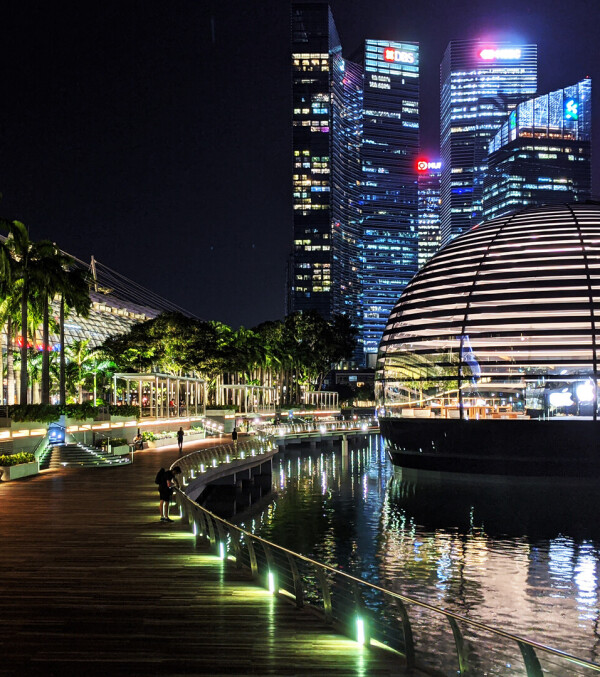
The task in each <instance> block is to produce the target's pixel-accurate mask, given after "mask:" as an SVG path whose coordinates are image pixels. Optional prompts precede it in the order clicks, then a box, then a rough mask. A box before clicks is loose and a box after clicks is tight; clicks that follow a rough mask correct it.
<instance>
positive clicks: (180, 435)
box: [177, 427, 183, 453]
mask: <svg viewBox="0 0 600 677" xmlns="http://www.w3.org/2000/svg"><path fill="white" fill-rule="evenodd" d="M177 446H178V447H179V453H181V452H182V451H183V428H182V427H180V428H179V430H178V431H177Z"/></svg>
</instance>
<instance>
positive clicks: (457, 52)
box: [440, 40, 537, 245]
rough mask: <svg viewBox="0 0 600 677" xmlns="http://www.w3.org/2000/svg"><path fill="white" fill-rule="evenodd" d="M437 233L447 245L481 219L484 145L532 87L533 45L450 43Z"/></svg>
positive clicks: (443, 78)
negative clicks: (438, 230)
mask: <svg viewBox="0 0 600 677" xmlns="http://www.w3.org/2000/svg"><path fill="white" fill-rule="evenodd" d="M440 83H441V102H440V118H441V119H440V149H441V160H442V174H441V182H440V192H441V216H440V218H441V234H442V244H443V245H444V244H447V243H448V242H449V241H450V240H452V239H453V238H454V237H456V236H457V235H459V234H460V233H462V232H464V231H466V230H469V228H471V227H472V226H473V225H475V224H476V223H479V221H481V219H482V200H483V179H484V174H485V170H486V160H487V155H488V146H489V142H490V140H491V139H492V137H493V136H494V135H495V134H496V132H497V131H498V129H499V127H501V125H502V124H503V123H504V122H505V121H506V119H507V117H508V114H509V113H510V112H511V111H512V110H513V109H514V108H515V107H516V106H517V104H519V103H521V102H522V101H524V100H526V99H529V98H531V97H532V96H533V95H535V93H536V90H537V46H536V45H516V44H508V43H496V44H490V43H488V42H482V41H480V40H459V41H453V42H450V44H449V45H448V47H447V49H446V52H445V53H444V57H443V59H442V63H441V67H440Z"/></svg>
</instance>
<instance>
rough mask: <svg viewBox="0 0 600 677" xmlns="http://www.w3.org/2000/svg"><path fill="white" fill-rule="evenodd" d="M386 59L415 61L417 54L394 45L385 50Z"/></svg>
mask: <svg viewBox="0 0 600 677" xmlns="http://www.w3.org/2000/svg"><path fill="white" fill-rule="evenodd" d="M383 59H384V61H393V62H400V63H414V62H415V55H414V54H413V53H412V52H401V51H400V50H399V49H394V48H393V47H386V48H385V49H384V50H383Z"/></svg>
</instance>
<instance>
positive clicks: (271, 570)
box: [262, 541, 279, 590]
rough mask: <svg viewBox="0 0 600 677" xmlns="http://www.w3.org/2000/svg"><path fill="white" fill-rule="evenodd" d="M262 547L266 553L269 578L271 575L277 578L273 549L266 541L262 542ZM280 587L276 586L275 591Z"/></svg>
mask: <svg viewBox="0 0 600 677" xmlns="http://www.w3.org/2000/svg"><path fill="white" fill-rule="evenodd" d="M262 547H263V550H264V553H265V557H266V559H267V569H268V571H267V576H268V575H269V573H271V574H273V576H275V574H276V571H275V562H274V560H273V553H272V552H271V548H270V547H269V546H268V545H267V544H266V543H265V542H264V541H262ZM278 587H279V586H277V585H276V586H275V589H276V590H277V588H278Z"/></svg>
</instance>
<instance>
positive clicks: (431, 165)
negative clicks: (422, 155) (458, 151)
mask: <svg viewBox="0 0 600 677" xmlns="http://www.w3.org/2000/svg"><path fill="white" fill-rule="evenodd" d="M441 168H442V163H441V162H429V160H423V159H421V160H417V171H418V172H426V171H427V170H429V169H441Z"/></svg>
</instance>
